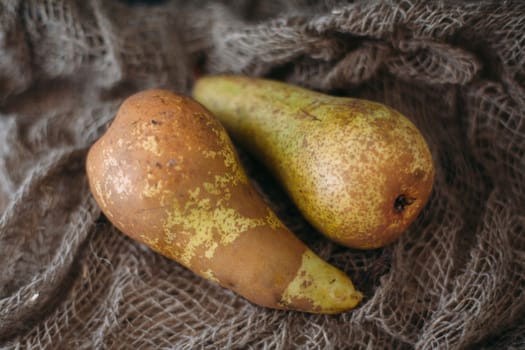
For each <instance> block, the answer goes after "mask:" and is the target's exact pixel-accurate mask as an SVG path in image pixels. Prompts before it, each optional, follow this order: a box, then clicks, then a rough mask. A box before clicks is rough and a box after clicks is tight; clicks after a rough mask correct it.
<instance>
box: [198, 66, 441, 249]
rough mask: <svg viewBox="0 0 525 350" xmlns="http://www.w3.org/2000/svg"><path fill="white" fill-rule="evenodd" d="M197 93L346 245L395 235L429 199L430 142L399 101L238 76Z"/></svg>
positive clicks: (209, 81) (315, 220) (376, 243)
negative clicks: (400, 108)
mask: <svg viewBox="0 0 525 350" xmlns="http://www.w3.org/2000/svg"><path fill="white" fill-rule="evenodd" d="M193 96H194V98H195V99H196V100H198V101H199V102H201V103H202V104H203V105H205V106H206V107H207V108H208V109H209V110H211V111H212V112H213V113H214V114H215V115H216V116H217V117H218V118H219V120H220V121H221V122H222V123H223V125H224V126H225V127H226V129H227V130H228V131H229V132H230V133H231V134H232V136H233V137H234V138H235V139H237V140H238V141H239V143H240V144H241V145H243V146H245V147H247V148H248V149H249V150H250V151H251V152H252V153H253V154H254V155H255V156H257V157H258V158H259V159H260V160H261V161H262V162H263V163H264V164H266V166H267V167H268V168H269V169H270V170H271V171H272V172H273V174H274V175H275V177H276V178H277V179H278V180H279V181H280V182H281V184H282V185H283V187H284V188H285V189H286V191H287V192H288V194H289V195H290V197H291V198H292V199H293V201H294V202H295V204H296V205H297V207H298V208H299V210H300V211H301V212H302V214H303V215H304V216H305V217H306V219H307V220H309V221H310V223H312V224H313V225H314V226H315V227H316V228H317V229H318V230H319V231H320V232H322V233H324V234H325V235H326V236H328V237H330V238H331V239H333V240H335V241H337V242H339V243H341V244H343V245H346V246H349V247H353V248H361V249H371V248H378V247H381V246H384V245H386V244H389V243H391V242H392V241H394V240H395V239H397V238H398V237H399V236H400V235H401V234H402V233H403V232H404V231H405V230H406V229H407V228H408V226H409V225H410V224H411V223H412V222H413V221H414V220H415V219H416V217H417V216H418V214H419V213H420V211H421V210H422V208H423V207H424V206H425V204H426V202H427V201H428V198H429V196H430V193H431V191H432V186H433V182H434V166H433V162H432V156H431V153H430V150H429V148H428V145H427V143H426V141H425V139H424V137H423V136H422V134H421V133H420V131H419V130H418V129H417V128H416V126H415V125H414V124H413V123H412V122H410V121H409V120H408V119H407V118H406V117H404V116H403V115H401V114H400V113H399V112H397V111H395V110H393V109H392V108H389V107H387V106H385V105H383V104H379V103H375V102H372V101H367V100H361V99H353V98H342V97H333V96H329V95H325V94H321V93H318V92H314V91H309V90H306V89H302V88H299V87H297V86H292V85H289V84H285V83H281V82H276V81H270V80H264V79H255V78H247V77H239V76H214V77H213V76H211V77H203V78H201V79H200V80H198V81H197V83H196V84H195V86H194V89H193ZM305 116H308V117H305Z"/></svg>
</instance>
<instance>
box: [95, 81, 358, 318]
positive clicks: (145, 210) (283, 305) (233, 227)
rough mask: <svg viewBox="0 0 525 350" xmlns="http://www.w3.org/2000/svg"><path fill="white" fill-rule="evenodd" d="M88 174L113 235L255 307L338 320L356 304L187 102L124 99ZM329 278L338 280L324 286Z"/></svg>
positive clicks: (159, 94) (217, 130)
mask: <svg viewBox="0 0 525 350" xmlns="http://www.w3.org/2000/svg"><path fill="white" fill-rule="evenodd" d="M152 121H155V122H152ZM119 140H120V142H119ZM86 168H87V174H88V179H89V183H90V186H91V189H92V192H93V195H94V197H95V199H96V201H97V202H98V204H99V205H100V207H101V209H102V211H103V212H104V213H111V214H112V215H108V218H109V219H110V220H111V222H112V223H113V224H114V225H115V226H117V227H118V228H119V230H121V231H122V232H123V233H125V234H126V235H128V236H130V237H131V238H133V239H135V240H137V241H140V242H142V243H144V244H146V245H148V246H150V247H151V248H152V249H154V250H155V251H157V252H159V253H160V254H163V255H165V256H166V257H168V258H171V259H174V260H176V261H178V262H180V263H181V264H183V265H184V266H186V267H187V268H189V269H190V270H192V271H194V272H195V273H197V274H199V275H200V276H202V277H204V278H207V279H209V280H211V281H214V282H218V283H220V284H221V285H223V286H225V287H227V288H231V289H232V290H234V291H235V292H237V293H238V294H240V295H242V296H244V297H245V298H247V299H248V300H250V301H252V302H254V303H256V304H259V305H263V306H267V307H270V308H277V309H292V310H300V311H306V312H320V313H335V312H342V311H346V310H350V309H352V308H353V307H355V306H356V305H357V304H358V302H359V301H360V299H361V294H360V293H359V292H358V291H356V290H355V289H354V286H353V285H352V282H351V280H350V279H349V278H348V277H347V276H346V275H345V274H344V273H343V272H341V271H339V270H337V269H336V268H335V267H333V266H331V265H329V264H328V263H326V262H325V261H323V260H322V259H320V258H319V257H317V256H316V255H315V254H313V253H312V251H311V250H310V249H308V248H307V247H306V246H305V245H304V244H303V243H302V242H301V241H300V240H299V239H298V238H296V237H295V236H294V235H293V234H292V233H291V232H290V231H289V230H288V229H287V228H286V227H285V226H284V225H283V224H282V223H281V222H280V221H279V219H278V218H277V217H276V216H275V214H274V213H273V212H272V211H271V210H270V208H269V207H268V206H267V205H266V203H265V202H264V200H263V199H262V198H261V197H260V195H259V194H258V193H257V192H256V190H255V189H254V188H253V187H252V185H251V184H250V182H249V181H248V179H247V177H246V175H245V172H244V170H243V169H242V167H241V165H240V163H239V160H238V157H237V154H236V152H235V149H234V147H233V145H232V143H231V141H230V139H229V137H228V135H227V134H226V131H225V130H224V128H223V127H222V125H221V124H220V123H219V121H218V120H217V119H216V118H215V117H214V116H213V115H212V114H211V113H210V112H208V111H207V110H206V109H205V108H204V107H202V106H201V105H200V104H198V103H197V102H195V101H194V100H192V99H191V98H189V97H183V96H180V95H177V94H175V93H173V92H169V91H164V90H151V91H145V92H141V93H138V94H136V95H133V96H131V97H129V98H128V99H126V101H124V103H123V104H122V106H121V107H120V109H119V111H118V113H117V116H116V118H115V120H114V121H113V123H112V124H111V127H110V128H109V129H108V130H107V132H106V133H105V134H104V135H103V136H102V137H101V138H100V139H99V140H98V141H97V142H96V143H95V144H94V145H93V146H92V147H91V149H90V151H89V154H88V157H87V164H86ZM299 271H301V272H302V273H306V275H307V276H308V283H307V284H305V285H308V287H307V288H306V287H305V288H306V290H305V288H298V287H297V285H299V284H300V282H301V281H302V279H301V278H300V277H298V273H299ZM304 271H306V272H304ZM327 276H332V277H333V278H332V279H335V281H336V282H335V283H333V284H332V285H327V284H326V283H325V282H326V279H327V278H328V277H327Z"/></svg>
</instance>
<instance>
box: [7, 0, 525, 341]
mask: <svg viewBox="0 0 525 350" xmlns="http://www.w3.org/2000/svg"><path fill="white" fill-rule="evenodd" d="M524 67H525V2H522V1H517V0H516V1H499V0H498V1H471V2H467V1H418V0H381V1H336V0H330V1H324V2H321V1H309V0H294V1H285V0H282V1H256V0H253V1H250V0H236V1H202V0H201V1H182V0H180V1H155V2H154V3H149V4H147V3H145V2H144V1H142V2H141V1H127V2H125V1H123V0H112V1H107V0H77V1H73V0H10V1H6V0H4V1H2V2H0V212H1V218H0V267H1V270H0V347H1V348H2V349H26V348H32V349H33V348H44V349H168V348H170V349H171V348H173V349H200V348H206V349H207V348H217V349H263V348H267V349H524V348H525V292H524V287H523V286H525V68H524ZM213 73H236V74H245V75H251V76H264V77H269V78H273V79H278V80H282V81H287V82H290V83H294V84H298V85H301V86H305V87H309V88H312V89H316V90H320V91H325V92H328V93H331V94H337V95H341V96H354V97H362V98H367V99H371V100H375V101H380V102H383V103H385V104H387V105H390V106H392V107H394V108H396V109H398V110H399V111H401V112H402V113H404V114H405V115H406V116H407V117H408V118H410V119H411V120H412V121H413V122H414V123H415V124H416V125H417V126H418V127H419V128H420V130H421V131H422V133H423V134H424V136H425V137H426V138H427V140H428V143H429V145H430V148H431V151H432V154H433V157H434V161H435V166H436V183H435V188H434V191H433V194H432V197H431V199H430V201H429V203H428V205H427V207H426V208H425V209H424V211H423V212H422V214H421V215H420V216H419V217H418V219H417V220H416V222H415V223H414V224H413V225H412V226H411V227H410V229H409V230H408V231H407V232H406V233H405V234H404V235H403V236H402V238H401V239H400V240H398V241H397V242H395V243H394V244H392V245H390V246H388V247H385V248H383V249H378V250H373V251H358V250H352V249H348V248H344V247H341V246H338V245H336V244H335V243H332V242H330V241H328V240H327V239H326V238H324V237H323V236H321V235H320V234H319V233H318V232H316V231H315V230H314V229H313V228H312V227H311V226H309V225H308V224H307V223H306V222H305V221H304V219H303V218H302V217H301V215H300V214H299V213H298V212H297V210H296V209H295V207H294V206H293V205H292V203H291V202H290V200H289V199H288V198H287V197H286V195H285V194H284V193H283V191H282V190H281V189H280V187H279V186H278V185H277V184H276V183H275V182H274V180H273V179H272V178H271V176H269V175H268V173H267V172H266V170H265V169H264V168H263V167H262V166H261V165H260V164H258V163H257V162H255V161H254V160H253V159H252V158H251V157H250V156H249V155H248V154H246V153H245V152H243V150H242V149H240V152H241V158H242V160H243V162H244V164H245V166H246V169H247V171H248V174H249V175H250V176H251V177H252V179H253V181H254V183H255V184H256V186H257V188H258V189H259V190H260V191H261V192H262V193H263V195H264V196H265V197H266V198H267V200H268V201H270V203H271V205H272V207H273V208H274V209H275V210H276V212H277V214H278V215H279V216H280V217H281V218H282V219H283V221H284V222H285V223H286V224H287V225H288V226H289V227H290V228H291V229H292V230H293V231H294V232H295V233H296V234H297V235H298V236H299V237H300V238H301V239H303V240H304V241H305V243H307V244H308V245H309V246H310V247H312V249H313V250H314V251H315V252H317V253H318V254H319V255H320V256H321V257H322V258H324V259H326V260H327V261H329V262H330V263H332V264H334V265H335V266H337V267H339V268H341V269H342V270H344V271H345V272H346V273H347V274H348V275H349V276H350V277H351V278H352V280H353V281H354V282H355V284H356V286H357V288H358V289H360V290H362V291H363V292H364V295H365V298H364V301H363V303H362V304H361V305H360V306H359V307H358V308H357V309H355V310H354V311H351V312H347V313H343V314H340V315H330V316H327V315H312V314H306V313H298V312H289V311H275V310H269V309H265V308H261V307H258V306H255V305H253V304H251V303H250V302H248V301H246V300H245V299H243V298H241V297H239V296H237V295H235V294H234V293H232V292H230V291H228V290H226V289H224V288H222V287H220V286H218V285H216V284H214V283H212V282H208V281H206V280H203V279H201V278H200V277H197V276H196V275H194V274H193V273H191V272H190V271H188V270H186V269H185V268H183V267H182V266H181V265H179V264H178V263H176V262H174V261H171V260H168V259H166V258H164V257H162V256H160V255H158V254H156V253H154V252H153V251H151V250H150V249H149V248H147V247H145V246H143V245H141V244H138V243H136V242H134V241H132V240H130V239H128V238H127V237H126V236H124V235H123V234H121V233H120V232H118V231H117V230H116V229H115V228H114V227H112V225H111V224H110V223H109V222H108V221H107V220H105V218H104V217H103V216H102V215H101V212H100V209H99V208H98V206H97V205H96V203H95V202H94V200H93V198H92V196H91V194H90V191H89V188H88V185H87V181H86V175H85V168H84V162H85V156H86V152H87V150H88V148H89V147H90V145H91V144H92V143H93V142H94V141H95V140H96V139H97V138H98V137H100V135H102V133H103V132H104V130H105V128H106V127H107V125H108V123H109V122H110V121H111V120H112V118H113V117H114V115H115V112H116V110H117V108H118V106H119V104H120V103H121V102H122V100H123V99H124V98H125V97H127V96H129V95H130V94H132V93H134V92H136V91H139V90H144V89H148V88H154V87H155V88H168V89H172V90H175V91H178V92H180V93H184V94H189V92H190V90H191V86H192V84H193V82H194V80H195V76H196V75H197V74H213ZM392 176H395V174H392Z"/></svg>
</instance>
